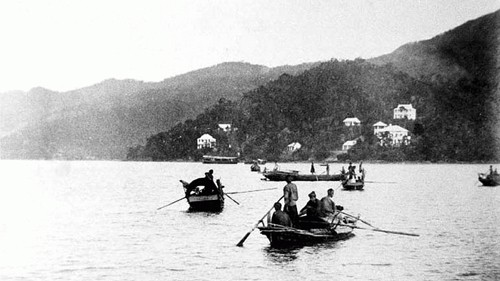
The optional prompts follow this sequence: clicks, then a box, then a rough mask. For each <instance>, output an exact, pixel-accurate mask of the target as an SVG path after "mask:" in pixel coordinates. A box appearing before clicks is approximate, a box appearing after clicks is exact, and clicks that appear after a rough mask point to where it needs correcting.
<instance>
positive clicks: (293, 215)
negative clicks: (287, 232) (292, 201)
mask: <svg viewBox="0 0 500 281" xmlns="http://www.w3.org/2000/svg"><path fill="white" fill-rule="evenodd" d="M284 211H285V213H287V214H288V216H290V220H291V221H292V225H297V224H298V222H299V213H298V212H297V205H293V206H290V205H285V208H284Z"/></svg>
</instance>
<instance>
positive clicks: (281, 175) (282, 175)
mask: <svg viewBox="0 0 500 281" xmlns="http://www.w3.org/2000/svg"><path fill="white" fill-rule="evenodd" d="M263 175H264V177H266V179H267V180H269V181H285V180H286V179H287V177H290V178H291V180H292V181H340V180H342V178H343V176H342V174H333V175H314V174H310V175H305V174H299V173H291V172H290V173H287V172H265V173H263Z"/></svg>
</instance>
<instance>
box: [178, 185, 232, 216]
mask: <svg viewBox="0 0 500 281" xmlns="http://www.w3.org/2000/svg"><path fill="white" fill-rule="evenodd" d="M210 181H211V183H210ZM180 182H181V183H182V186H183V188H184V193H185V194H186V197H185V198H186V200H187V202H188V204H189V210H190V211H208V212H220V211H222V209H223V208H224V190H223V188H224V186H222V184H221V182H220V180H217V181H216V182H217V185H215V184H214V183H213V181H212V180H210V179H208V178H199V179H195V180H194V181H192V182H191V183H187V182H185V181H183V180H180Z"/></svg>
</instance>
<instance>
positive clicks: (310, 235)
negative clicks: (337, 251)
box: [259, 226, 354, 247]
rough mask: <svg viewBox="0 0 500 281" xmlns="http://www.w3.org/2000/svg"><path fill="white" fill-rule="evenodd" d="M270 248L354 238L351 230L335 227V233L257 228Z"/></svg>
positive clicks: (287, 228)
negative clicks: (269, 244) (267, 241)
mask: <svg viewBox="0 0 500 281" xmlns="http://www.w3.org/2000/svg"><path fill="white" fill-rule="evenodd" d="M259 230H260V233H261V234H262V235H265V236H266V237H267V239H268V240H269V242H270V243H271V246H272V247H293V246H304V245H311V244H316V243H323V242H333V241H339V240H345V239H349V238H351V237H353V236H354V233H353V232H352V228H349V227H340V226H339V227H337V228H336V229H335V231H330V230H328V229H312V230H309V231H307V230H301V229H296V228H289V227H283V228H282V227H275V226H272V227H269V226H267V227H259Z"/></svg>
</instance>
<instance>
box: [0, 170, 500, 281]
mask: <svg viewBox="0 0 500 281" xmlns="http://www.w3.org/2000/svg"><path fill="white" fill-rule="evenodd" d="M280 165H281V168H282V169H294V170H299V171H301V172H303V173H308V172H309V169H310V163H284V164H280ZM493 165H494V166H496V167H498V166H499V165H498V164H493ZM267 166H268V168H272V167H273V166H274V165H271V164H268V165H267ZM344 166H346V165H345V164H344ZM364 167H365V169H366V170H367V176H366V180H367V181H371V183H367V184H366V185H365V190H364V191H344V190H342V189H341V188H339V187H340V186H339V182H296V184H297V186H298V188H299V202H298V203H299V207H301V206H303V205H304V204H305V203H306V201H307V194H308V193H309V192H311V191H313V190H314V191H315V192H316V194H318V197H323V196H324V195H326V190H327V189H328V188H334V189H335V195H334V201H335V202H336V203H337V204H340V205H342V206H344V208H345V210H344V211H345V212H348V213H350V214H355V215H357V214H360V215H361V218H362V219H364V220H366V221H368V222H370V223H371V224H372V225H375V226H378V227H380V228H382V229H387V230H395V231H403V232H411V233H418V234H420V236H419V237H409V236H401V235H393V234H386V233H379V232H372V231H367V230H355V234H356V235H355V236H354V237H353V238H351V239H349V240H345V241H339V242H334V243H324V244H319V245H314V246H305V247H299V248H293V249H273V248H271V247H269V242H268V240H267V239H266V237H265V236H263V235H260V234H259V231H258V229H256V230H254V231H253V232H252V234H251V235H250V237H249V238H248V239H247V240H246V241H245V244H244V247H236V243H237V242H238V241H239V240H240V239H241V238H242V237H243V236H244V235H245V234H246V233H247V232H248V231H249V230H250V229H251V228H252V227H253V225H254V224H255V223H256V222H257V220H258V219H260V218H261V217H262V216H263V215H264V213H265V212H266V211H267V210H269V209H270V208H271V206H272V204H273V202H274V201H275V200H276V199H278V198H279V197H280V196H281V194H282V188H283V186H284V183H282V182H269V181H263V180H261V179H262V175H261V174H258V173H255V172H251V171H250V165H245V164H242V163H241V164H237V165H206V164H201V163H180V162H175V163H173V162H106V161H0V171H1V172H0V280H312V279H325V278H335V279H338V280H498V279H500V265H499V264H500V243H499V238H498V237H499V234H500V226H499V225H500V204H499V203H500V187H484V186H481V185H480V183H479V182H478V180H477V173H478V172H483V171H486V170H487V169H488V167H489V164H484V165H479V164H371V163H365V164H364ZM322 168H324V167H320V166H319V165H316V172H317V173H322V172H324V171H322V170H321V169H322ZM341 168H342V164H340V163H334V164H331V165H330V171H331V172H332V173H334V172H337V171H340V169H341ZM209 169H213V170H214V174H215V178H216V179H217V178H220V179H221V181H222V183H223V185H225V186H226V187H225V190H226V192H237V191H246V190H254V189H266V188H276V189H273V190H268V191H262V192H252V193H242V194H233V195H231V197H232V198H234V199H235V200H237V201H238V202H240V205H236V204H235V203H233V202H232V201H231V200H226V202H225V208H224V210H223V211H222V212H220V213H192V212H187V209H188V205H187V203H186V202H185V201H180V202H178V203H175V204H173V205H171V206H169V207H167V208H164V209H161V210H157V208H158V207H161V206H164V205H166V204H168V203H170V202H172V201H174V200H176V199H179V198H181V197H182V196H183V191H182V185H181V183H180V182H179V180H180V179H182V180H185V181H191V180H193V179H195V178H197V177H201V176H203V175H204V173H205V172H206V171H208V170H209Z"/></svg>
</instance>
